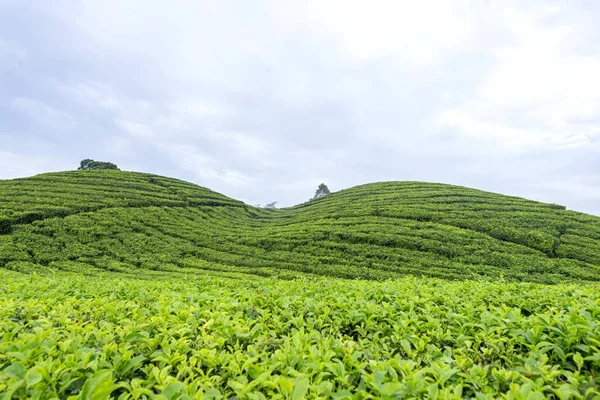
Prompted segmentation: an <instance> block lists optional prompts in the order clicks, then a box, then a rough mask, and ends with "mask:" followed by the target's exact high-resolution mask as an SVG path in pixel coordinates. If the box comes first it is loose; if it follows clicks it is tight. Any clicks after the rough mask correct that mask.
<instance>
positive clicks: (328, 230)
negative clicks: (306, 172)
mask: <svg viewBox="0 0 600 400" xmlns="http://www.w3.org/2000/svg"><path fill="white" fill-rule="evenodd" d="M0 233H1V234H0V267H4V268H6V269H11V270H17V271H32V270H34V271H38V272H43V271H45V270H48V269H49V268H52V269H58V270H70V271H79V272H84V273H87V274H93V273H97V272H101V271H119V272H122V273H124V274H129V275H134V276H137V275H140V271H144V272H145V273H148V274H150V275H161V274H164V275H167V276H173V275H179V274H183V275H189V274H201V273H202V274H204V273H210V274H226V275H228V276H254V275H258V276H279V277H283V278H291V277H294V276H297V275H298V273H309V274H317V275H326V276H334V277H342V278H367V279H382V278H391V277H398V276H402V275H408V274H412V275H424V276H432V277H441V278H450V279H468V278H473V277H480V276H483V277H491V278H494V277H500V276H502V277H504V278H505V279H509V280H521V281H533V282H541V283H559V282H563V281H598V280H600V218H598V217H594V216H590V215H586V214H581V213H576V212H572V211H567V210H565V209H564V207H561V206H557V205H554V204H545V203H539V202H534V201H529V200H525V199H520V198H515V197H509V196H503V195H499V194H493V193H488V192H483V191H479V190H474V189H469V188H464V187H458V186H451V185H443V184H431V183H420V182H385V183H373V184H367V185H362V186H357V187H354V188H351V189H346V190H343V191H340V192H337V193H334V194H332V195H329V196H326V197H323V198H320V199H317V200H315V201H311V202H307V203H304V204H301V205H298V206H295V207H291V208H286V209H276V210H265V209H257V208H255V207H252V206H249V205H246V204H244V203H242V202H239V201H236V200H233V199H230V198H228V197H226V196H223V195H220V194H218V193H215V192H213V191H211V190H208V189H206V188H202V187H199V186H197V185H193V184H191V183H187V182H183V181H179V180H175V179H170V178H165V177H160V176H156V175H151V174H142V173H133V172H121V171H72V172H63V173H48V174H42V175H38V176H34V177H31V178H24V179H15V180H7V181H0Z"/></svg>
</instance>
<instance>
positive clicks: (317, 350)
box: [0, 270, 600, 399]
mask: <svg viewBox="0 0 600 400" xmlns="http://www.w3.org/2000/svg"><path fill="white" fill-rule="evenodd" d="M138 274H139V275H140V276H143V275H146V274H148V276H147V277H148V278H151V279H147V280H145V281H144V280H138V279H128V278H125V279H124V277H123V276H122V275H121V274H120V273H117V274H106V273H102V274H100V275H98V276H94V277H90V276H87V277H84V276H82V275H76V274H69V273H53V274H49V275H46V276H40V275H24V274H19V273H16V272H11V271H6V270H0V282H2V283H1V287H2V290H1V291H0V393H2V394H1V395H0V396H3V398H11V397H12V398H40V399H49V398H76V397H77V398H84V399H104V398H108V397H109V396H112V397H114V398H120V399H136V398H157V399H186V398H210V399H229V398H239V399H303V398H309V399H317V398H319V399H326V398H339V399H350V398H356V399H358V398H361V399H365V398H383V399H394V398H444V399H460V398H481V399H487V398H489V399H492V398H500V397H503V396H505V397H503V398H509V399H510V398H512V399H534V398H562V399H568V398H574V399H575V398H582V399H593V398H597V396H600V391H599V390H598V387H599V386H598V383H599V382H598V380H597V379H598V376H600V375H599V374H600V357H599V355H600V323H599V322H598V321H600V298H598V293H600V291H599V289H600V287H598V285H594V286H591V285H590V286H585V285H584V286H581V285H556V286H543V285H538V284H520V283H507V282H498V283H491V282H483V281H480V282H475V281H464V282H448V281H443V280H438V279H432V278H414V277H413V278H403V279H399V280H395V281H386V282H371V281H348V280H337V279H331V278H319V279H315V278H311V279H298V280H293V281H280V280H276V279H262V280H260V281H256V282H253V281H248V280H241V281H238V280H235V279H223V278H215V277H210V278H197V277H195V276H194V275H193V274H188V275H187V276H185V277H184V278H185V279H173V278H172V277H171V278H168V279H166V280H161V279H157V278H156V277H155V276H153V275H151V271H139V272H138Z"/></svg>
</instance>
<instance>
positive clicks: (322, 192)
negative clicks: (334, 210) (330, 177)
mask: <svg viewBox="0 0 600 400" xmlns="http://www.w3.org/2000/svg"><path fill="white" fill-rule="evenodd" d="M328 194H331V191H330V190H329V188H328V187H327V185H326V184H324V183H321V184H320V185H319V187H318V188H317V191H316V192H315V195H314V197H313V198H312V199H311V200H314V199H318V198H319V197H322V196H326V195H328Z"/></svg>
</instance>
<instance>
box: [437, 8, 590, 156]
mask: <svg viewBox="0 0 600 400" xmlns="http://www.w3.org/2000/svg"><path fill="white" fill-rule="evenodd" d="M545 10H546V13H549V14H556V13H559V12H560V9H559V8H556V7H554V8H549V9H545ZM518 11H519V10H513V13H509V17H508V19H507V20H506V21H505V24H504V27H505V29H506V30H507V33H508V34H509V35H510V36H511V37H513V38H514V43H513V44H512V45H511V46H509V47H506V48H504V47H503V48H499V49H497V50H496V51H495V52H494V53H493V64H492V65H491V67H490V69H489V71H488V73H487V74H486V75H485V76H484V78H483V79H482V81H481V82H480V84H479V87H478V88H477V90H476V91H475V93H474V94H473V96H470V97H469V98H468V99H466V100H465V101H464V102H462V103H460V104H456V105H453V106H451V107H449V108H447V109H445V110H443V111H442V112H440V113H439V114H438V116H437V119H436V122H437V123H438V124H439V125H440V126H441V127H450V128H454V129H456V130H457V131H458V132H459V133H461V134H462V135H464V136H465V137H468V138H474V139H478V140H483V141H488V142H491V143H493V144H494V145H497V146H502V147H506V148H510V149H512V150H516V151H531V150H542V149H549V148H569V147H578V146H586V145H589V144H590V143H592V142H593V140H594V139H595V138H597V137H600V124H599V117H598V116H599V115H600V75H599V74H598V73H597V72H595V71H599V70H600V55H596V56H589V55H582V54H577V53H573V48H574V47H575V46H576V44H578V41H579V40H580V37H581V35H580V32H579V31H578V29H577V27H576V26H572V25H568V24H553V25H548V24H546V23H544V21H543V18H540V17H539V13H538V14H536V13H533V12H531V13H523V12H518ZM546 15H547V14H546ZM542 16H544V14H542ZM492 45H493V44H492Z"/></svg>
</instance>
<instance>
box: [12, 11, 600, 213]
mask: <svg viewBox="0 0 600 400" xmlns="http://www.w3.org/2000/svg"><path fill="white" fill-rule="evenodd" d="M0 1H1V0H0ZM14 4H18V2H15V3H14ZM27 7H28V8H27V10H28V12H27V13H25V12H23V13H20V14H22V15H25V16H26V17H23V16H21V18H24V21H21V22H22V23H21V24H20V26H28V24H29V23H30V22H31V21H29V20H28V19H27V16H28V15H36V13H38V14H40V15H37V16H38V17H39V18H37V19H36V21H43V22H44V23H47V25H44V26H43V27H41V28H43V29H41V31H44V32H46V33H48V35H47V36H48V39H47V40H44V39H45V38H42V37H41V36H39V37H38V36H36V37H35V38H31V40H29V41H26V40H23V42H22V43H16V44H15V43H12V42H9V41H6V40H5V41H4V42H2V41H1V39H0V54H4V53H6V52H7V51H8V50H6V49H13V50H14V49H22V51H23V54H25V55H26V56H27V62H28V63H30V64H28V65H36V68H34V69H32V70H35V73H33V72H31V74H30V75H26V73H27V68H22V69H21V70H22V72H23V74H21V75H19V76H17V79H15V81H14V82H15V83H14V84H13V82H9V83H10V85H6V86H7V87H9V88H13V87H14V91H15V92H17V93H19V94H18V95H17V94H15V93H12V94H11V95H10V97H6V96H5V97H4V98H3V97H2V95H3V94H2V93H0V103H1V104H0V113H2V111H3V110H2V108H1V105H2V104H4V103H6V101H7V99H8V100H10V99H12V98H17V97H20V98H26V99H30V100H29V101H30V102H29V103H27V102H24V103H23V104H20V105H18V104H17V106H16V107H17V108H19V107H20V108H19V109H20V110H21V113H22V114H23V115H20V116H19V117H21V119H20V120H19V121H18V122H17V123H15V125H14V126H9V127H8V128H9V129H8V130H11V131H14V132H17V133H19V134H20V133H21V131H22V130H23V129H25V128H27V127H28V126H27V124H28V122H29V120H28V119H26V114H27V113H25V111H23V110H32V109H35V110H36V111H35V113H36V114H38V115H45V116H51V115H54V116H55V117H58V116H59V115H60V113H61V112H63V113H66V114H68V115H73V116H74V118H76V120H77V123H78V126H77V131H78V132H79V130H80V129H81V131H82V132H86V133H87V136H86V137H85V138H83V135H81V136H82V137H81V138H78V140H73V141H67V140H65V141H64V142H62V143H66V144H67V145H66V146H63V145H61V149H62V148H68V146H70V145H72V146H73V148H72V149H71V148H68V149H66V150H64V151H65V152H66V151H69V152H78V151H81V149H82V148H84V149H85V151H86V153H87V152H88V151H89V149H90V148H92V149H93V150H98V152H99V153H100V154H102V155H103V156H104V153H103V152H102V151H105V152H108V154H110V155H111V157H112V156H113V155H114V157H115V160H113V161H115V162H117V163H118V164H119V165H135V166H136V168H139V169H142V170H144V169H146V170H152V171H153V172H157V173H161V171H165V174H173V175H177V176H179V177H181V178H184V179H190V180H193V181H195V182H198V183H200V184H202V185H204V186H208V187H211V188H212V189H215V190H218V191H221V192H224V193H226V194H228V195H230V196H232V197H237V198H244V199H248V200H249V201H251V202H253V203H258V202H259V203H264V202H265V201H273V200H278V201H279V204H280V205H291V204H294V203H297V202H299V201H303V200H305V199H306V198H308V197H310V196H311V195H312V193H314V189H315V188H316V185H317V184H318V183H320V181H322V180H324V177H326V178H327V181H326V183H327V184H329V185H330V186H331V187H332V188H334V187H348V186H352V185H355V184H360V183H365V182H368V181H380V180H382V179H399V180H401V179H422V180H432V181H445V182H448V183H460V184H463V185H467V186H476V187H482V188H485V189H488V190H493V191H496V192H505V193H510V194H515V195H528V194H530V193H532V194H535V195H536V196H538V195H539V196H547V197H545V198H548V199H550V197H553V198H554V199H553V200H552V201H554V202H557V203H569V202H571V203H572V204H581V205H583V206H582V207H585V209H586V210H592V209H594V210H597V211H595V212H597V213H600V210H598V208H597V206H593V205H591V206H590V204H592V203H591V202H590V201H588V200H589V199H595V197H594V196H595V194H594V192H592V191H586V190H584V189H583V187H584V186H585V185H589V183H588V182H591V181H590V180H586V179H584V178H586V177H590V176H593V175H594V174H596V172H595V171H597V170H598V168H595V169H594V168H592V167H590V165H591V164H593V163H594V162H595V161H594V160H596V159H597V157H596V155H595V154H596V153H597V151H598V149H597V146H596V147H594V146H595V145H593V144H594V143H598V140H600V131H599V129H600V128H599V127H600V117H599V116H600V98H599V96H600V95H599V93H600V80H599V79H600V78H599V77H598V73H597V71H598V70H600V54H599V49H600V47H598V45H597V43H598V38H599V37H600V29H599V28H598V24H597V20H598V18H600V16H599V14H600V8H598V7H594V6H592V5H590V4H588V6H587V8H585V9H584V8H581V5H580V4H572V3H566V2H559V1H556V2H546V1H541V0H540V1H538V0H531V1H527V2H522V1H517V0H507V1H501V2H476V1H470V0H455V1H454V0H449V1H443V2H441V1H436V0H425V1H420V2H415V1H408V0H399V1H392V0H389V1H384V0H375V1H373V2H369V3H366V2H364V1H358V0H345V1H343V0H331V1H318V0H307V1H299V2H261V1H258V2H252V3H244V2H237V1H226V0H223V1H201V2H199V1H196V0H181V1H179V2H178V3H177V6H176V7H175V6H172V5H167V4H165V3H164V2H162V1H158V0H148V1H144V0H130V1H118V0H107V1H103V2H98V1H93V0H83V1H80V2H77V4H72V3H70V2H58V3H54V2H53V3H52V4H51V3H44V2H38V3H35V4H34V3H31V4H28V5H27ZM42 17H43V18H42ZM4 29H6V28H4ZM54 32H57V33H56V34H53V33H54ZM3 33H4V32H3V27H0V37H3V36H4V35H3ZM9 36H10V35H6V37H9ZM11 37H28V36H26V35H13V36H11ZM57 38H60V41H58V40H57ZM36 40H37V41H36ZM13 50H10V52H13ZM3 51H4V53H3ZM38 53H39V54H40V56H39V57H38V58H35V56H36V55H37V54H38ZM31 57H34V58H33V59H30V58H31ZM36 74H37V75H36ZM0 79H1V77H0ZM19 79H20V80H19ZM7 82H8V81H7ZM48 82H50V83H51V84H50V85H48ZM0 83H3V82H2V81H0ZM52 83H54V84H53V85H52ZM52 89H54V90H55V92H56V93H54V94H55V96H56V99H55V100H56V101H55V102H52V101H51V100H47V99H50V98H51V94H52V93H47V91H52ZM40 99H44V101H43V103H45V104H46V106H47V107H49V108H44V105H43V104H41V100H40ZM15 109H16V108H14V106H13V108H11V111H13V112H14V110H15ZM50 109H53V110H54V111H56V113H53V112H52V111H51V110H50ZM0 116H1V115H0ZM49 119H52V118H49ZM55 119H56V118H55ZM3 120H4V121H10V118H4V119H3ZM79 124H81V126H79ZM39 125H40V126H48V127H51V126H52V124H47V125H44V124H39ZM23 126H25V128H23ZM19 128H21V130H20V129H19ZM3 129H5V128H3ZM72 131H73V132H75V130H72ZM50 132H51V129H41V130H40V132H39V135H44V134H50ZM15 135H16V134H15ZM63 136H64V135H63ZM88 141H89V142H88ZM92 142H93V144H90V143H92ZM12 143H19V139H15V140H14V141H13V142H12ZM22 143H25V142H24V141H23V142H22ZM24 145H25V144H24ZM91 146H95V147H91ZM98 146H105V147H106V148H105V149H102V148H98ZM133 150H136V151H133ZM142 150H143V151H148V152H149V153H151V154H152V157H145V156H138V155H137V154H138V153H140V152H141V151H142ZM573 154H577V156H573ZM136 157H137V158H136ZM557 165H558V166H565V167H564V168H565V169H566V168H569V174H564V175H561V176H558V174H557V172H556V171H557V167H556V166H557ZM524 171H526V172H527V173H524ZM592 181H593V180H592ZM555 182H561V183H564V184H565V185H569V184H571V183H572V184H573V185H574V186H573V187H577V188H579V189H581V190H579V189H578V190H577V191H574V192H569V191H568V190H565V191H564V192H563V191H561V190H562V189H560V190H559V189H556V190H555V189H553V188H557V186H556V185H555ZM593 182H596V181H593ZM534 184H539V186H535V188H534ZM578 185H579V186H578ZM264 187H269V188H270V192H269V197H271V193H272V194H273V196H272V197H273V198H268V199H264V198H262V196H264V193H265V190H264ZM528 188H532V189H528ZM534 190H535V192H534ZM586 199H588V200H586ZM567 205H568V204H567ZM594 207H595V208H594Z"/></svg>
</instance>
